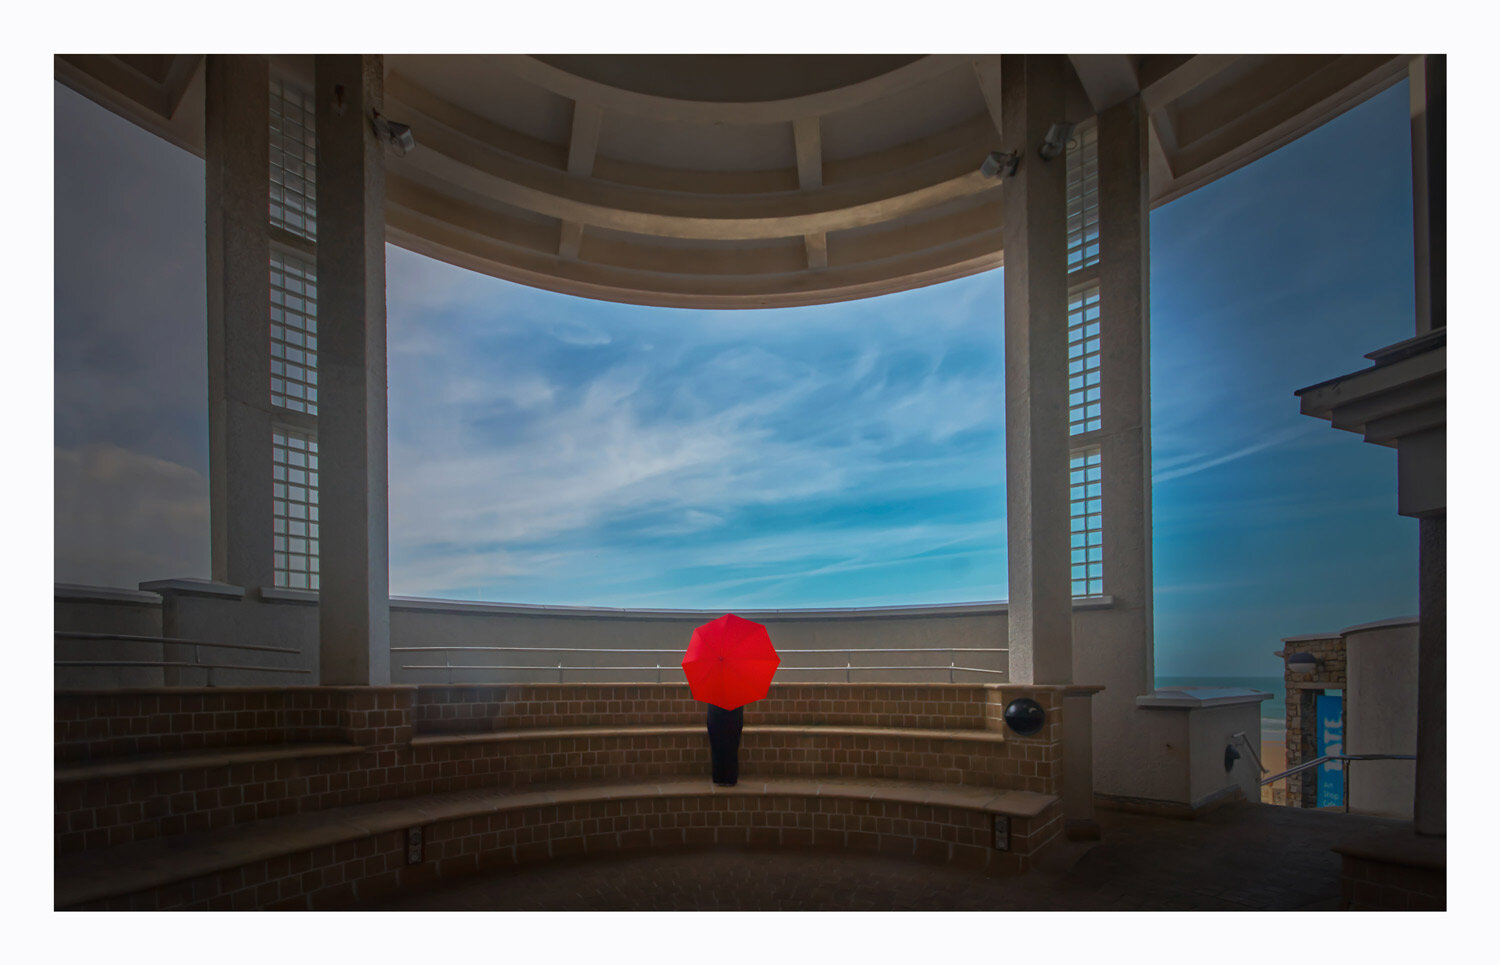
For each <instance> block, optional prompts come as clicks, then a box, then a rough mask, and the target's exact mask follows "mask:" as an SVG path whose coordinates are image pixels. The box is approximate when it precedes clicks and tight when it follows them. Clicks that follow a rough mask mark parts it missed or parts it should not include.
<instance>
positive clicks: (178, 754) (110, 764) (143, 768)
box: [52, 744, 364, 784]
mask: <svg viewBox="0 0 1500 965" xmlns="http://www.w3.org/2000/svg"><path fill="white" fill-rule="evenodd" d="M363 750H364V748H363V747H359V746H357V745H354V744H263V745H259V746H234V747H227V746H226V747H215V748H206V749H203V750H192V751H168V752H165V753H158V754H130V755H121V756H118V757H107V758H103V759H101V760H96V761H59V762H58V763H57V764H56V765H55V766H54V767H53V768H52V780H53V783H54V784H65V783H68V782H69V781H96V780H102V779H105V778H111V777H136V776H139V775H142V774H161V773H164V772H167V771H184V770H191V769H193V768H200V767H229V766H231V765H233V764H263V763H267V762H272V761H287V760H302V759H305V758H314V757H338V756H341V755H345V754H358V753H360V752H362V751H363Z"/></svg>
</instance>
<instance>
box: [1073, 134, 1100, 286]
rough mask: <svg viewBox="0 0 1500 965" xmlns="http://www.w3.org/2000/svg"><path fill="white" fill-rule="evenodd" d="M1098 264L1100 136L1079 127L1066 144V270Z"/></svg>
mask: <svg viewBox="0 0 1500 965" xmlns="http://www.w3.org/2000/svg"><path fill="white" fill-rule="evenodd" d="M1097 264H1099V133H1098V129H1097V127H1096V126H1095V125H1094V124H1091V123H1090V124H1087V125H1081V126H1080V127H1079V128H1078V129H1077V130H1076V131H1075V132H1074V135H1073V139H1072V140H1071V141H1070V142H1068V271H1070V272H1073V271H1078V270H1079V269H1080V268H1088V267H1090V266H1092V265H1097Z"/></svg>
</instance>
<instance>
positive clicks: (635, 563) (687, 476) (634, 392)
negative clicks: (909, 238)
mask: <svg viewBox="0 0 1500 965" xmlns="http://www.w3.org/2000/svg"><path fill="white" fill-rule="evenodd" d="M415 259H416V256H412V255H409V254H406V253H402V252H397V251H394V250H393V251H392V252H391V260H392V262H393V263H395V262H398V261H399V262H400V263H401V265H400V267H399V269H393V270H392V277H399V278H402V279H407V280H410V281H411V282H413V283H414V286H415V288H414V290H415V294H414V296H413V300H412V301H411V302H408V300H407V296H406V294H405V293H404V292H403V291H401V290H400V289H399V288H397V287H394V286H393V287H392V289H391V292H390V299H391V327H392V344H393V346H396V347H395V348H394V349H393V351H392V360H391V369H392V375H391V382H392V407H391V467H392V468H391V519H392V553H391V559H392V587H393V591H395V592H421V593H435V592H441V591H445V590H447V591H453V590H455V589H456V588H459V587H467V588H471V589H472V588H474V587H489V588H490V589H489V590H487V591H486V592H489V593H494V592H503V587H504V586H506V585H507V583H509V582H512V581H514V580H515V579H527V580H535V579H538V578H541V577H542V576H543V575H544V574H548V573H550V574H551V578H552V579H555V580H557V581H565V580H568V579H570V578H571V579H574V580H577V579H581V578H582V576H581V575H580V569H587V570H588V572H589V573H590V574H595V575H592V576H590V579H593V580H596V581H597V582H595V583H594V584H593V585H594V586H595V587H596V589H598V588H599V582H608V581H609V580H611V579H612V577H611V576H610V575H609V574H610V573H611V572H615V573H618V574H620V575H621V576H622V577H624V578H625V579H626V580H627V581H628V580H629V579H630V578H632V577H634V578H637V579H638V578H639V577H640V576H641V568H642V567H645V566H655V567H658V568H672V569H675V570H691V569H693V568H694V567H701V568H703V571H704V572H705V573H709V572H720V573H722V570H721V569H719V568H718V561H719V560H721V559H723V558H725V557H731V558H734V559H738V560H743V561H758V560H763V561H767V562H775V563H777V564H778V565H779V566H782V567H783V569H782V571H781V579H782V580H783V581H784V580H786V579H789V578H790V579H797V578H799V577H805V578H807V579H815V578H822V577H827V576H831V575H833V574H835V573H840V572H853V571H854V570H855V569H856V568H859V567H876V566H879V565H881V564H880V562H879V561H880V559H881V558H882V552H883V553H884V554H885V555H886V556H889V555H891V553H892V547H895V546H900V547H905V548H906V550H907V551H908V552H910V553H913V554H915V553H918V552H922V551H924V550H928V551H930V550H935V549H940V548H941V547H942V545H944V540H945V539H951V538H952V536H951V534H950V535H938V534H937V532H936V531H933V532H932V533H931V534H930V535H929V536H928V537H927V538H926V540H925V541H923V540H921V539H912V540H909V539H908V536H909V535H910V534H904V535H903V534H895V533H894V530H895V529H897V528H898V527H892V526H891V525H889V524H886V525H883V526H875V525H873V524H869V523H868V522H867V523H866V525H869V526H870V528H871V529H878V530H879V531H880V532H882V533H885V534H886V535H885V537H884V538H883V540H877V541H872V544H871V547H870V548H869V553H870V555H869V556H868V557H863V556H860V555H859V553H860V552H865V551H864V550H861V551H859V552H851V546H852V545H853V543H855V542H858V541H860V540H863V539H864V538H865V537H864V535H863V531H862V530H861V529H860V527H859V526H852V525H847V524H846V525H845V526H843V528H842V529H841V530H838V531H832V530H828V529H826V528H822V529H820V528H819V527H813V529H815V530H819V535H818V537H817V538H818V539H819V540H821V541H822V550H823V552H824V558H823V559H820V560H818V561H817V562H813V563H808V564H806V565H800V564H798V562H797V561H798V560H799V559H800V557H798V556H797V555H796V554H797V553H800V552H803V551H804V549H803V548H793V547H792V546H791V545H788V544H783V545H781V546H779V547H773V546H772V545H771V542H774V540H775V534H771V536H770V542H768V541H767V540H766V539H758V538H756V537H754V536H753V535H752V534H749V533H747V532H746V531H745V530H744V527H745V526H746V525H747V523H746V520H747V519H748V518H750V517H754V516H757V515H759V517H760V518H761V522H760V523H759V524H757V525H758V526H761V527H764V526H765V525H767V522H766V518H765V515H764V514H765V513H766V512H767V511H773V512H774V513H778V514H783V515H786V514H790V515H791V516H794V517H798V518H804V517H807V516H808V514H814V515H816V514H828V515H829V517H830V518H832V519H841V518H842V517H844V516H845V515H846V514H848V513H849V512H851V511H855V510H857V509H858V507H859V506H861V505H863V504H865V503H867V502H869V501H870V500H871V499H877V500H878V499H886V500H889V499H914V498H925V497H928V496H931V495H932V494H941V493H943V492H945V491H948V490H950V489H954V488H963V487H965V486H968V487H972V486H975V485H982V484H985V483H988V484H989V485H992V486H994V487H996V491H997V493H998V488H999V486H1000V485H1002V480H1003V474H1004V471H1003V462H1002V461H1000V460H1001V458H1002V446H1001V444H1000V435H999V434H1000V432H1001V431H1002V427H1003V402H1002V400H1003V396H1002V391H1001V387H1000V376H1001V359H1000V354H999V329H998V326H994V325H993V323H992V321H991V320H989V319H988V318H985V317H983V315H982V314H981V315H980V316H979V317H978V318H974V317H970V318H968V319H967V320H966V321H965V320H963V319H955V318H953V317H951V316H950V317H949V318H948V321H946V322H945V323H944V326H945V329H944V330H946V331H951V332H952V333H956V334H957V335H958V336H960V337H961V338H962V339H966V340H967V342H966V343H965V344H964V345H963V346H961V347H955V343H954V341H953V339H951V338H948V337H937V336H935V335H934V334H933V332H932V331H931V330H929V329H928V328H926V327H924V326H921V325H918V324H914V322H913V320H912V318H913V315H912V309H914V308H916V309H919V308H920V305H921V300H920V299H918V298H916V297H914V296H912V295H908V297H907V298H906V305H905V309H906V310H905V311H903V312H901V313H898V315H897V317H894V318H890V319H884V320H882V319H881V318H879V313H873V317H872V316H871V315H863V314H851V313H850V312H849V311H848V308H847V307H846V306H837V310H836V311H833V312H825V313H822V314H819V313H818V312H816V311H815V310H803V311H802V312H801V313H800V314H798V313H790V312H773V313H676V314H663V313H660V312H652V311H649V310H642V309H639V308H635V307H630V306H599V305H598V303H588V302H582V301H579V300H575V299H566V298H562V297H559V296H554V295H545V294H542V293H538V292H534V291H531V290H527V289H520V288H518V287H517V286H513V285H507V284H505V283H503V282H498V281H495V280H493V279H487V280H485V283H484V284H481V285H476V286H473V287H470V288H467V289H464V290H463V293H462V297H458V296H456V295H455V292H457V291H459V289H456V288H449V287H448V286H445V285H443V284H441V283H438V282H434V281H433V280H432V278H429V277H424V273H425V274H429V275H432V276H438V277H441V276H443V275H444V274H446V273H448V272H454V271H456V269H452V268H450V267H448V266H444V265H440V264H437V263H434V262H427V261H426V260H425V259H423V260H415ZM438 293H442V294H441V296H439V294H438ZM439 297H441V299H442V301H441V305H442V307H441V310H440V311H437V312H433V311H431V310H430V308H429V307H428V306H430V305H431V304H432V303H433V301H434V299H437V298H439ZM939 301H940V300H938V299H933V298H932V297H931V293H929V298H928V302H929V303H931V304H934V305H936V304H939ZM543 304H544V306H545V308H546V309H547V310H548V311H549V312H550V313H551V317H547V316H546V315H545V314H543V313H541V312H540V311H539V306H542V305H543ZM872 304H878V303H872ZM887 308H888V309H889V306H887ZM517 319H531V320H532V321H531V322H529V323H521V322H518V321H517ZM486 339H489V340H494V348H493V350H490V351H473V350H471V351H468V352H463V351H451V349H455V348H459V347H460V346H462V345H463V344H464V343H465V342H466V341H468V342H472V341H474V340H479V341H480V342H483V341H484V340H486ZM976 345H977V346H979V347H980V348H979V350H976V349H975V346H976ZM432 346H443V347H444V349H445V350H444V351H443V352H442V353H441V354H439V353H435V352H432V351H430V349H431V347H432ZM408 348H410V349H411V350H410V351H408ZM950 352H954V353H958V354H966V355H967V357H966V358H964V359H962V361H963V362H964V366H960V367H959V371H958V372H957V374H947V375H942V374H940V373H939V370H940V368H941V367H943V366H944V364H945V361H946V360H947V356H948V354H949V353H950ZM975 433H978V434H980V435H981V436H986V438H987V439H988V445H989V450H988V452H989V455H988V457H986V456H984V455H983V454H982V453H981V454H980V456H979V458H978V459H976V458H975V453H974V451H973V450H972V447H970V448H969V449H967V450H966V449H965V448H964V446H963V445H957V446H955V445H954V444H953V443H954V440H956V439H960V438H966V437H967V436H966V434H967V435H969V436H972V435H973V434H975ZM986 434H987V435H986ZM986 472H988V476H986ZM772 525H781V524H772ZM785 525H798V526H803V525H806V524H805V522H803V523H796V524H792V523H787V524H785ZM955 531H958V530H955ZM969 532H972V526H971V528H970V530H969ZM708 533H712V534H713V539H712V540H711V541H710V540H705V539H701V538H700V537H702V536H703V535H704V534H708ZM660 541H666V542H669V543H674V544H675V546H674V551H673V552H672V553H671V554H669V555H667V556H664V557H660V558H657V557H654V556H653V555H652V554H653V553H655V552H656V547H655V546H654V545H653V544H654V543H656V542H660ZM791 542H796V543H806V542H807V540H806V539H805V538H801V537H797V538H793V539H792V540H791ZM876 542H883V543H884V548H883V551H882V550H880V549H877V548H876V547H875V543H876ZM830 543H832V544H833V546H834V548H835V549H836V553H837V558H836V561H835V560H830V559H828V558H826V555H827V553H828V551H829V549H830ZM497 547H504V548H505V549H504V551H502V550H500V549H497ZM540 547H548V548H549V549H548V550H547V551H546V552H547V556H548V558H547V560H546V561H545V562H543V561H542V560H540V559H539V558H538V557H537V555H535V553H534V552H533V550H534V548H540ZM439 548H441V550H440V551H439ZM603 558H608V559H610V560H616V561H619V564H620V565H618V566H615V567H613V568H611V567H610V566H608V565H603V564H601V563H600V560H601V559H603ZM444 560H451V566H446V564H445V563H444ZM445 566H446V568H445ZM787 567H790V568H789V569H788V568H787ZM699 582H700V583H701V585H699V586H696V587H692V588H685V587H684V586H683V585H674V586H673V588H671V589H669V590H666V591H664V594H665V595H674V594H675V595H679V596H680V595H681V594H682V593H684V592H689V589H693V590H697V591H701V592H704V593H721V592H724V591H726V590H729V589H730V588H731V584H733V583H736V582H738V583H740V584H742V585H743V586H744V587H745V588H747V590H746V591H747V592H748V588H751V587H753V586H756V585H760V584H762V583H764V582H765V581H761V580H758V579H752V578H748V577H746V576H744V574H739V575H736V576H733V577H722V576H721V577H710V578H709V579H708V580H706V581H699ZM496 588H499V589H498V590H497V589H496ZM599 591H600V592H602V589H599ZM620 592H622V593H623V592H627V591H626V590H624V589H623V588H621V589H620ZM631 592H634V591H631ZM645 595H647V596H649V595H650V594H645Z"/></svg>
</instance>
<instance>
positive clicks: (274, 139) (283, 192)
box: [270, 80, 318, 240]
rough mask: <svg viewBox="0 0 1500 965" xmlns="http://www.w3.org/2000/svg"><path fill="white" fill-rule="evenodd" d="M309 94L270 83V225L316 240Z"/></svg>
mask: <svg viewBox="0 0 1500 965" xmlns="http://www.w3.org/2000/svg"><path fill="white" fill-rule="evenodd" d="M315 148H316V145H315V143H314V137H313V102H312V97H311V95H309V94H306V93H304V92H303V91H301V90H298V89H297V88H295V87H292V86H290V85H288V84H283V83H282V82H281V81H279V80H272V81H271V210H270V215H271V224H273V225H276V226H277V227H280V228H285V229H286V230H287V231H290V232H291V233H292V234H296V235H301V236H302V237H304V238H310V239H312V240H317V237H318V202H317V164H316V160H317V158H316V154H315Z"/></svg>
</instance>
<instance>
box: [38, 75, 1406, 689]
mask: <svg viewBox="0 0 1500 965" xmlns="http://www.w3.org/2000/svg"><path fill="white" fill-rule="evenodd" d="M55 110H56V125H57V126H56V151H57V157H56V173H57V192H56V200H55V209H56V210H55V217H56V245H57V248H56V254H57V258H56V280H55V296H56V316H55V331H54V338H55V349H56V360H55V374H56V387H55V397H54V402H55V407H56V423H55V439H54V445H55V453H54V458H55V472H56V478H55V496H56V501H57V508H56V512H57V516H56V524H55V536H56V553H55V576H56V579H58V580H59V581H67V582H97V583H108V584H114V585H133V584H134V583H135V582H138V581H140V580H147V579H154V578H160V577H166V576H206V575H207V558H208V547H207V482H206V472H207V455H206V450H207V423H206V415H205V406H206V384H205V382H206V373H205V368H204V361H203V360H204V357H205V352H206V348H205V345H204V336H203V307H202V306H203V298H204V292H203V281H202V264H203V235H202V217H203V214H202V204H203V201H202V164H201V162H199V161H197V160H196V159H194V158H192V157H191V156H189V155H187V154H186V153H185V152H181V151H178V150H176V149H174V148H171V147H170V146H168V145H166V144H165V143H162V142H159V141H156V140H155V139H153V138H151V137H150V136H149V135H145V134H143V133H141V132H139V131H138V130H136V129H134V128H133V127H131V126H130V125H129V124H128V123H126V122H124V121H121V120H119V119H118V118H115V117H113V116H111V115H108V114H107V113H106V112H104V111H102V110H100V109H99V108H97V107H95V106H94V105H92V104H89V103H88V102H86V101H84V100H83V99H82V98H80V97H78V96H77V95H75V94H73V93H72V92H70V91H67V90H65V89H63V88H61V87H58V88H56V108H55ZM1407 138H1408V133H1407V106H1406V88H1405V85H1404V84H1401V85H1398V86H1397V87H1395V88H1393V89H1391V90H1389V91H1387V92H1386V93H1384V94H1382V95H1379V96H1378V97H1376V98H1374V99H1372V100H1371V101H1369V102H1367V103H1366V104H1364V105H1361V106H1360V107H1358V108H1356V109H1355V110H1353V111H1351V112H1349V113H1348V114H1346V115H1344V116H1342V117H1340V118H1338V119H1336V120H1335V121H1333V122H1331V123H1330V124H1328V125H1326V126H1325V127H1324V128H1322V129H1320V130H1319V131H1316V132H1314V133H1312V134H1310V135H1308V136H1306V137H1304V138H1302V139H1301V140H1299V141H1297V142H1295V143H1293V144H1291V145H1288V146H1287V147H1285V148H1283V149H1281V150H1280V151H1278V152H1276V153H1275V154H1273V155H1270V156H1269V157H1267V158H1265V159H1263V160H1261V161H1259V162H1256V163H1255V164H1253V165H1250V166H1249V167H1247V168H1244V169H1242V170H1240V171H1238V172H1236V173H1234V174H1231V175H1229V176H1227V177H1225V178H1223V179H1221V180H1219V181H1218V182H1215V183H1214V184H1212V185H1209V186H1207V187H1205V188H1202V189H1200V190H1198V191H1196V192H1194V193H1193V194H1191V195H1188V196H1187V197H1185V198H1182V199H1180V200H1178V201H1174V202H1172V203H1171V204H1168V205H1166V206H1164V207H1162V208H1159V209H1157V210H1156V211H1155V212H1154V213H1153V215H1152V224H1151V228H1152V365H1153V380H1152V387H1153V406H1152V408H1153V420H1154V425H1153V435H1154V438H1153V460H1154V477H1155V498H1154V506H1153V512H1154V513H1155V518H1156V534H1155V535H1156V538H1155V544H1154V552H1155V566H1156V574H1155V576H1156V587H1157V600H1156V625H1157V665H1158V670H1159V671H1160V672H1161V673H1165V674H1204V673H1224V674H1231V673H1253V672H1257V671H1262V672H1266V673H1277V672H1279V665H1278V662H1277V661H1275V660H1274V658H1272V657H1271V656H1270V654H1271V651H1272V650H1274V649H1276V648H1277V645H1278V640H1279V638H1280V637H1282V636H1287V635H1291V634H1298V633H1306V632H1312V631H1319V630H1327V629H1337V628H1339V627H1343V626H1347V625H1350V624H1353V623H1360V622H1365V621H1368V620H1374V619H1379V618H1383V617H1388V616H1396V615H1402V614H1407V613H1412V612H1415V609H1416V594H1415V581H1416V526H1415V523H1414V522H1413V521H1411V520H1406V519H1402V518H1400V517H1398V516H1396V514H1395V458H1394V452H1393V451H1391V450H1387V449H1383V448H1378V447H1374V446H1370V445H1367V444H1365V443H1363V442H1362V441H1361V440H1360V439H1359V438H1358V437H1357V436H1354V435H1352V434H1349V433H1343V432H1337V431H1335V430H1333V429H1331V428H1329V427H1328V425H1327V424H1326V423H1323V422H1319V421H1315V420H1313V419H1309V418H1307V417H1304V416H1301V415H1299V414H1298V411H1297V400H1296V399H1295V397H1294V396H1293V395H1292V392H1293V391H1294V390H1295V389H1297V388H1300V387H1302V386H1305V385H1309V384H1312V383H1315V382H1319V381H1322V380H1323V379H1326V378H1330V377H1332V376H1335V375H1340V374H1343V373H1346V372H1349V371H1352V370H1354V369H1356V368H1360V367H1363V366H1364V365H1365V364H1367V363H1366V361H1365V360H1364V359H1363V358H1362V356H1363V353H1365V352H1368V351H1370V350H1372V349H1374V348H1377V347H1380V346H1382V345H1385V344H1388V343H1390V342H1394V341H1398V340H1400V339H1402V338H1405V337H1408V336H1409V335H1410V334H1411V333H1412V268H1411V240H1410V239H1411V227H1410V219H1411V199H1410V167H1409V163H1410V162H1409V147H1408V140H1407ZM387 251H388V300H389V305H388V313H389V328H390V363H389V376H390V392H391V395H390V454H391V468H390V483H391V496H390V503H391V589H392V592H393V593H395V594H398V595H421V596H441V597H453V598H466V599H491V600H505V601H514V602H528V603H576V604H593V605H604V606H645V607H703V608H709V609H722V610H729V609H752V608H767V607H802V606H839V605H882V604H899V603H938V602H958V601H970V600H992V599H1003V598H1004V597H1005V596H1006V591H1005V586H1006V572H1005V519H1004V513H1005V500H1004V478H1005V466H1004V412H1003V354H1002V334H1003V331H1002V325H1003V315H1002V298H1001V288H1002V278H1001V274H1000V273H999V272H991V273H987V274H985V275H980V276H976V277H972V278H968V279H963V280H960V281H956V282H952V283H949V284H946V285H942V286H937V287H933V288H929V289H924V290H920V291H915V292H907V293H903V294H899V295H893V296H887V297H884V298H879V299H872V300H867V301H861V302H853V303H846V304H841V305H834V306H823V307H813V308H804V309H793V310H785V311H749V312H699V311H686V310H671V309H656V308H643V307H638V306H626V305H613V304H608V303H602V302H589V301H585V300H579V299H572V298H567V297H565V296H559V295H555V294H552V293H548V292H542V291H538V290H534V289H529V288H526V287H523V286H518V285H513V284H509V283H507V282H503V281H500V280H498V279H493V278H489V277H487V276H481V275H476V274H473V273H470V272H466V271H463V270H460V269H456V268H452V267H450V266H447V265H443V264H441V263H438V262H435V261H432V260H429V259H426V258H423V257H421V256H418V255H414V254H412V253H410V252H406V251H403V250H401V249H397V248H388V249H387ZM83 279H88V283H87V284H85V283H84V282H83ZM1106 404H1107V400H1106Z"/></svg>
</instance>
